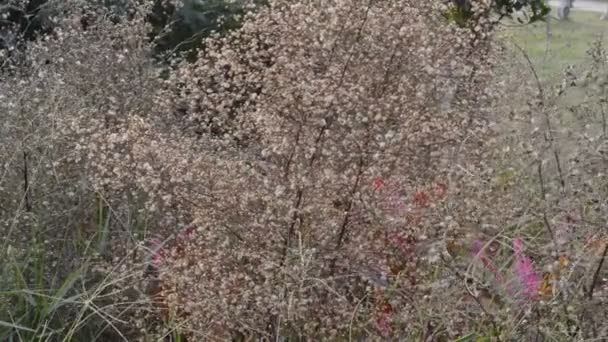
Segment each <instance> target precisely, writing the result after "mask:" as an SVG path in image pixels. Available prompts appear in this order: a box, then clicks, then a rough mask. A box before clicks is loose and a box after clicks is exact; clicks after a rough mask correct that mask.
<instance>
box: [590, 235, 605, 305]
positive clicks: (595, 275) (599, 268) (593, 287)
mask: <svg viewBox="0 0 608 342" xmlns="http://www.w3.org/2000/svg"><path fill="white" fill-rule="evenodd" d="M606 254H608V243H606V244H605V245H604V251H603V252H602V258H601V259H600V262H599V263H598V265H597V268H596V269H595V273H594V274H593V280H592V281H591V285H590V286H589V291H587V298H588V299H591V298H593V290H594V289H595V286H596V285H597V280H598V279H599V276H600V270H601V269H602V266H603V265H604V260H606Z"/></svg>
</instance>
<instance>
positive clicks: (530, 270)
mask: <svg viewBox="0 0 608 342" xmlns="http://www.w3.org/2000/svg"><path fill="white" fill-rule="evenodd" d="M523 248H524V242H523V240H522V239H521V238H515V239H513V251H514V252H515V274H516V275H517V278H518V280H519V283H520V285H521V286H522V291H523V295H524V296H525V297H526V298H527V299H534V298H536V297H537V296H538V288H539V286H540V283H541V281H542V280H541V277H540V275H539V274H538V273H536V271H534V264H533V263H532V260H531V259H530V258H528V257H527V256H525V255H524V253H523Z"/></svg>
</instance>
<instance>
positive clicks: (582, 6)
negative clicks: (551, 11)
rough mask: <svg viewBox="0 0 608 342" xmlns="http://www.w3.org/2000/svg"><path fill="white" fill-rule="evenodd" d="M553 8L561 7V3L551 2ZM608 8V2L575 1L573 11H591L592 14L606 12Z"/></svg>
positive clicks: (554, 0)
mask: <svg viewBox="0 0 608 342" xmlns="http://www.w3.org/2000/svg"><path fill="white" fill-rule="evenodd" d="M549 5H551V7H557V6H559V1H556V0H551V1H549ZM607 7H608V2H601V1H593V0H574V3H573V7H572V10H581V11H590V12H602V13H603V12H605V11H606V8H607Z"/></svg>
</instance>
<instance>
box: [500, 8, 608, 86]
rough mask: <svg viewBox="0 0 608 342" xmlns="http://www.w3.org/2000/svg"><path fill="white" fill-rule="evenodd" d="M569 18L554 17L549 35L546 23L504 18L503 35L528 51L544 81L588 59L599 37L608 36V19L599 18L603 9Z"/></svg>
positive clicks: (572, 14)
mask: <svg viewBox="0 0 608 342" xmlns="http://www.w3.org/2000/svg"><path fill="white" fill-rule="evenodd" d="M570 16H571V18H570V20H569V21H563V22H560V21H557V20H554V19H551V20H550V22H549V26H550V29H551V33H552V35H551V36H550V37H549V38H547V32H546V29H547V26H546V25H547V24H546V23H544V22H540V23H535V24H531V25H517V24H515V23H509V22H505V29H504V30H503V31H502V32H501V37H502V38H503V39H506V40H507V41H509V42H515V43H517V44H518V45H519V46H520V47H522V48H523V49H524V50H525V51H526V52H527V53H528V55H529V57H530V59H531V60H532V63H533V64H534V66H535V69H536V70H537V72H538V74H539V76H540V78H541V79H542V80H543V81H555V80H557V79H559V78H560V75H561V74H562V72H563V70H564V69H565V68H566V66H568V65H580V64H582V63H585V62H586V61H589V58H588V56H587V54H586V51H587V50H588V49H589V48H590V46H591V44H592V43H593V42H594V41H595V40H596V39H597V38H598V37H604V38H605V37H606V36H608V21H602V20H600V13H593V12H580V11H575V12H572V13H571V15H570Z"/></svg>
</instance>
